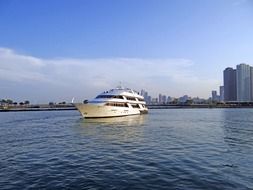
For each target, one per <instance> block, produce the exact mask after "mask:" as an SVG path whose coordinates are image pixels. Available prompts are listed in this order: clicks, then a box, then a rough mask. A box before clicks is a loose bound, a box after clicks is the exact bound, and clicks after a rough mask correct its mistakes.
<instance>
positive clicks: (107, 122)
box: [82, 115, 147, 126]
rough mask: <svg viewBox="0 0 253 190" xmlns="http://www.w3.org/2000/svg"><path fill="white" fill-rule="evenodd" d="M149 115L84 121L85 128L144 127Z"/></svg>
mask: <svg viewBox="0 0 253 190" xmlns="http://www.w3.org/2000/svg"><path fill="white" fill-rule="evenodd" d="M146 118H147V115H130V116H126V117H111V118H97V119H82V120H83V122H82V123H83V124H84V126H91V125H100V126H101V125H103V126H140V125H143V124H144V122H145V119H146Z"/></svg>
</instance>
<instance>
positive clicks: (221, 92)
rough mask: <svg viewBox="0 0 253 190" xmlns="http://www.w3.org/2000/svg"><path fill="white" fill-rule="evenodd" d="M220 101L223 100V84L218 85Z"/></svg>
mask: <svg viewBox="0 0 253 190" xmlns="http://www.w3.org/2000/svg"><path fill="white" fill-rule="evenodd" d="M220 101H221V102H223V101H224V86H220Z"/></svg>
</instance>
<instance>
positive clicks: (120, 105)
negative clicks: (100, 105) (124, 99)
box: [105, 102, 128, 107]
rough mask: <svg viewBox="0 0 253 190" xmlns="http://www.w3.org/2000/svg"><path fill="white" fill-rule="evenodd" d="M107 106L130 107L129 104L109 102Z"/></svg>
mask: <svg viewBox="0 0 253 190" xmlns="http://www.w3.org/2000/svg"><path fill="white" fill-rule="evenodd" d="M105 105H106V106H114V107H128V105H127V103H120V102H107V103H106V104H105Z"/></svg>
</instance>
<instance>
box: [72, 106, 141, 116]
mask: <svg viewBox="0 0 253 190" xmlns="http://www.w3.org/2000/svg"><path fill="white" fill-rule="evenodd" d="M74 105H75V107H76V108H77V109H78V111H79V112H80V113H81V115H82V116H83V117H84V118H107V117H120V116H128V115H138V114H141V112H140V110H138V109H133V108H127V107H117V108H115V107H113V106H104V105H96V104H74Z"/></svg>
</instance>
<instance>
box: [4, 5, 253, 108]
mask: <svg viewBox="0 0 253 190" xmlns="http://www.w3.org/2000/svg"><path fill="white" fill-rule="evenodd" d="M98 5H99V6H98ZM0 10H1V11H0V22H1V26H0V98H11V99H15V100H17V101H22V100H24V99H29V100H30V101H31V102H34V103H40V102H49V101H57V102H60V101H68V100H69V101H70V100H71V99H72V98H73V97H75V98H76V100H77V101H81V100H83V99H86V98H93V97H94V96H96V94H98V93H99V92H101V91H104V90H106V89H108V88H113V87H115V86H117V85H118V84H119V83H120V82H122V84H123V85H124V86H127V87H130V88H133V89H136V90H138V91H140V90H141V89H145V90H147V91H148V92H149V93H150V94H151V95H152V96H157V95H158V93H162V94H167V95H170V96H174V97H180V96H183V95H185V94H188V95H189V96H191V97H196V96H198V97H203V98H208V97H210V92H211V90H213V89H216V88H217V87H218V86H220V84H222V80H223V79H222V74H221V71H222V70H223V69H224V68H226V67H228V66H231V65H237V64H239V63H241V62H246V63H248V64H252V63H253V56H252V49H253V38H252V37H251V36H252V35H251V34H252V33H253V25H252V24H251V22H252V19H253V14H252V12H253V3H252V1H250V0H243V1H242V0H231V1H230V0H224V1H218V0H214V1H204V2H203V1H200V0H199V1H198V0H197V1H183V0H182V1H162V0H161V1H153V0H150V1H143V0H139V1H106V2H105V1H75V2H69V1H57V0H56V1H53V2H51V1H43V2H34V1H30V0H27V1H24V2H20V1H16V0H14V1H11V2H9V1H1V3H0Z"/></svg>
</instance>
